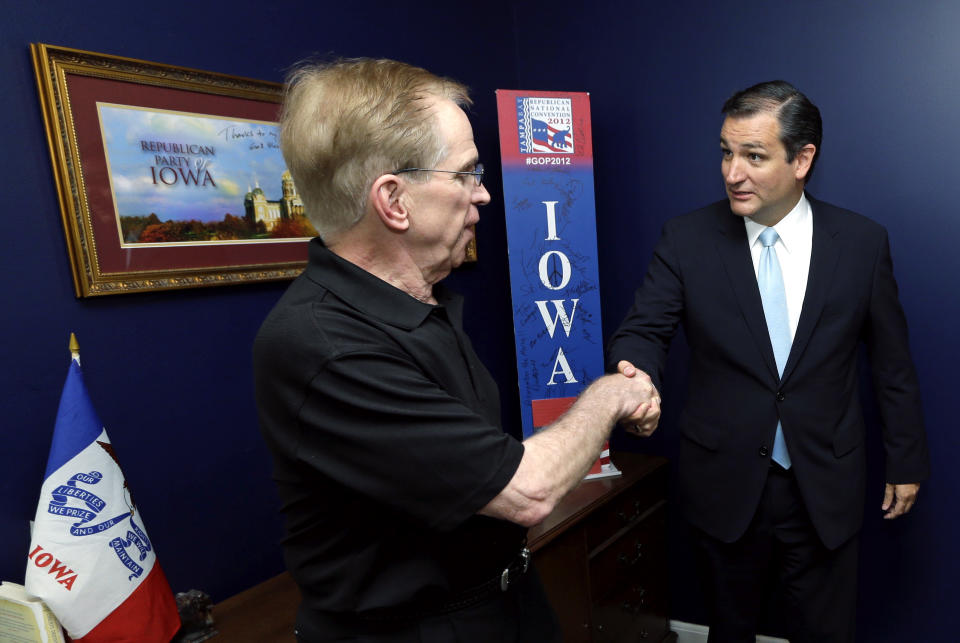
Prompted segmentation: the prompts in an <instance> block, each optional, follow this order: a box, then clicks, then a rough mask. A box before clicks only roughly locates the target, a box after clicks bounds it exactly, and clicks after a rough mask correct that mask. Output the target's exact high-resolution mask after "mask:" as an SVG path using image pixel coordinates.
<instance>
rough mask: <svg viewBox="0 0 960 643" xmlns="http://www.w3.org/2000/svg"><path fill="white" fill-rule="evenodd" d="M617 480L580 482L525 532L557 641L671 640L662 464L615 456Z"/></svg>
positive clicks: (655, 460) (626, 455) (653, 459)
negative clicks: (558, 632)
mask: <svg viewBox="0 0 960 643" xmlns="http://www.w3.org/2000/svg"><path fill="white" fill-rule="evenodd" d="M613 462H614V464H616V466H617V468H618V469H620V470H621V471H622V472H623V475H622V476H617V477H615V478H603V479H600V480H589V481H585V482H583V483H581V484H580V485H579V486H578V487H577V488H576V489H574V490H573V491H572V492H571V493H570V494H569V495H568V496H567V497H566V498H564V500H563V502H561V503H560V505H558V506H557V508H556V509H555V510H554V512H553V513H552V514H551V515H550V517H549V518H547V520H545V521H544V522H543V524H541V525H538V526H537V527H534V528H533V529H531V530H530V534H529V536H528V542H529V547H530V550H531V551H532V552H533V561H534V565H536V567H537V571H538V572H539V574H540V577H541V578H542V580H543V584H544V586H545V588H546V590H547V595H548V596H549V597H550V601H551V603H552V604H553V607H554V609H555V610H556V612H557V616H558V618H559V619H560V625H561V627H562V628H563V640H564V643H577V642H581V641H582V642H595V643H614V642H616V643H621V642H626V641H631V642H633V641H657V642H659V641H675V640H676V635H675V634H673V633H672V632H670V630H669V627H668V620H667V566H666V565H667V551H666V492H667V466H666V464H667V462H666V460H665V459H663V458H659V457H653V456H645V455H640V454H630V453H620V454H614V456H613Z"/></svg>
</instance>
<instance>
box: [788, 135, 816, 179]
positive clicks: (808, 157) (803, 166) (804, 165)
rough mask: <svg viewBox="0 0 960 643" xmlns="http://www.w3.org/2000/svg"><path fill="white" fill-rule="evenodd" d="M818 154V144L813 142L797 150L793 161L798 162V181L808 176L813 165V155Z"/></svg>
mask: <svg viewBox="0 0 960 643" xmlns="http://www.w3.org/2000/svg"><path fill="white" fill-rule="evenodd" d="M816 154H817V146H816V145H814V144H813V143H807V144H806V145H804V146H803V147H801V148H800V150H799V151H798V152H797V155H796V156H795V157H794V159H793V162H794V163H795V164H796V177H797V180H798V181H803V180H805V179H806V178H807V174H808V173H809V172H810V166H811V165H813V157H814V156H816Z"/></svg>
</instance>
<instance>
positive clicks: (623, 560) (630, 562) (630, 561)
mask: <svg viewBox="0 0 960 643" xmlns="http://www.w3.org/2000/svg"><path fill="white" fill-rule="evenodd" d="M636 551H637V554H636V555H635V556H634V557H633V558H630V557H629V556H627V555H626V554H620V555H619V556H618V557H617V561H618V562H619V563H620V564H621V565H623V566H624V567H633V566H634V565H636V564H637V563H639V562H640V559H641V558H643V543H641V542H637V550H636Z"/></svg>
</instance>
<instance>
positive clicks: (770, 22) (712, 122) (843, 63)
mask: <svg viewBox="0 0 960 643" xmlns="http://www.w3.org/2000/svg"><path fill="white" fill-rule="evenodd" d="M514 17H515V28H516V32H517V39H518V43H519V45H518V55H517V65H518V70H519V71H518V76H519V82H520V85H521V86H523V87H524V88H544V89H558V90H589V91H590V94H591V107H592V110H593V128H594V145H595V154H596V165H597V168H596V174H597V178H596V191H597V212H598V222H597V227H598V239H599V244H600V248H601V256H600V281H601V290H602V298H603V302H604V308H603V315H604V329H605V334H606V336H608V337H609V335H610V334H611V333H612V332H613V330H614V329H615V328H616V326H617V324H619V322H620V320H621V319H622V317H623V315H624V313H625V312H626V310H627V308H628V307H629V305H630V304H631V303H632V293H633V289H634V288H635V286H636V285H638V284H639V281H640V279H642V277H643V273H644V272H645V270H646V265H647V262H648V260H649V257H650V253H651V251H652V249H653V245H654V243H655V242H656V240H657V238H658V237H659V233H660V228H661V226H662V224H663V222H664V221H665V220H666V219H667V218H669V217H671V216H674V215H677V214H680V213H682V212H685V211H687V210H690V209H693V208H695V207H697V206H699V205H703V204H706V203H709V202H712V201H714V200H717V199H720V198H723V196H724V193H723V183H722V180H721V176H720V171H719V170H720V167H719V166H720V154H719V131H720V124H721V122H722V116H721V115H720V107H721V105H722V104H723V101H724V100H725V99H726V98H727V97H728V96H729V95H730V94H731V93H733V92H734V91H735V90H737V89H742V88H744V87H747V86H749V85H752V84H754V83H756V82H759V81H763V80H771V79H774V78H784V79H786V80H789V81H790V82H792V83H794V84H795V85H797V86H798V87H799V88H801V90H803V91H804V92H805V93H806V94H807V95H808V96H810V98H811V99H812V100H813V101H814V102H815V103H816V104H817V105H818V106H819V107H820V109H821V111H822V113H823V118H824V142H823V146H822V153H823V156H822V158H821V159H820V161H819V162H818V165H817V171H816V175H815V176H814V177H813V179H812V181H811V184H810V186H809V189H810V191H811V193H812V194H814V195H815V196H817V197H818V198H820V199H824V200H827V201H830V202H833V203H836V204H838V205H842V206H845V207H848V208H850V209H853V210H856V211H859V212H862V213H864V214H866V215H867V216H870V217H871V218H873V219H875V220H876V221H878V222H880V223H882V224H883V225H884V226H886V227H887V229H888V230H889V232H890V237H891V244H892V252H893V260H894V268H895V271H896V274H897V278H898V282H899V285H900V295H901V300H902V302H903V305H904V307H905V309H906V311H907V316H908V320H909V323H910V331H911V333H910V334H911V342H912V344H911V347H912V352H913V356H914V359H915V362H916V366H917V370H918V372H919V377H920V382H921V386H922V388H923V401H924V410H925V413H926V418H927V430H928V434H929V444H930V451H931V458H932V469H933V477H932V479H931V480H930V482H929V483H928V484H926V485H925V486H924V487H923V488H922V489H921V493H920V499H919V504H918V505H917V506H916V507H915V509H914V511H913V512H912V513H911V514H910V515H909V516H908V517H907V518H905V519H900V520H898V521H894V522H885V521H883V520H882V519H881V512H880V510H879V506H880V503H881V498H882V491H883V459H882V453H881V452H880V444H879V442H878V440H877V439H876V434H877V433H879V427H878V425H877V423H876V413H875V411H874V410H873V409H870V411H869V415H870V417H871V418H872V420H873V421H872V426H873V428H875V429H877V430H876V431H873V434H874V435H873V438H872V442H871V444H870V445H869V449H868V453H869V458H870V464H871V479H870V482H869V486H868V492H869V496H868V498H867V519H866V524H865V526H864V530H863V535H862V552H861V568H860V569H861V571H860V586H861V594H860V610H859V617H860V618H859V628H860V630H859V640H862V641H900V640H904V641H906V640H911V641H945V640H954V639H953V637H954V636H955V634H951V633H950V631H951V629H952V628H954V626H955V625H956V623H957V622H958V621H957V617H956V608H955V606H954V600H953V599H954V597H955V596H956V593H955V587H956V579H957V575H958V573H960V563H958V558H957V555H956V543H957V542H958V541H960V519H958V517H957V513H956V512H955V511H954V510H953V509H952V506H953V500H952V499H953V497H954V495H953V494H954V493H956V491H957V487H958V476H960V474H958V471H957V468H956V467H955V466H951V458H954V457H956V454H957V453H958V449H957V446H958V437H957V432H956V430H955V429H956V410H955V393H954V391H953V388H954V387H955V385H956V377H955V375H954V370H955V365H956V360H957V358H958V356H960V350H958V342H960V339H958V333H956V332H951V331H952V330H953V327H954V326H955V325H956V320H957V315H958V313H960V310H958V307H960V303H958V302H960V297H958V293H960V253H957V252H956V244H957V239H960V218H958V217H957V216H956V210H957V204H958V196H957V182H958V175H957V169H956V154H957V149H960V127H958V125H957V117H956V114H957V113H958V112H960V83H958V82H957V74H956V69H957V68H958V66H960V43H958V41H957V38H956V32H957V28H958V27H960V5H958V4H957V3H950V2H915V3H910V4H907V3H902V2H894V1H888V0H882V1H877V2H869V3H868V2H826V1H814V2H802V3H801V2H769V1H764V0H745V1H743V2H738V3H712V2H690V1H689V0H687V1H678V2H669V3H668V2H622V1H620V2H598V3H592V4H591V5H590V10H589V11H588V12H579V13H578V12H577V11H576V10H573V11H567V12H560V11H550V10H548V9H547V5H546V4H545V3H537V4H536V5H535V6H533V7H529V6H524V7H522V8H518V9H515V10H514ZM544 34H547V35H551V36H555V37H553V38H544V37H543V36H544ZM685 356H686V348H685V345H684V343H683V340H682V338H680V339H679V340H678V341H677V342H675V346H674V349H673V351H672V352H671V356H670V363H669V366H668V371H669V381H668V382H667V383H666V384H665V388H666V390H665V391H664V399H665V400H666V408H665V410H664V418H663V422H662V423H661V430H660V432H658V434H657V435H655V436H654V437H653V438H652V439H651V440H650V441H649V442H647V443H645V444H643V446H642V447H640V448H643V449H644V450H648V451H652V452H657V453H663V454H666V455H668V456H670V455H674V454H675V453H676V452H677V448H678V436H677V432H676V431H675V430H673V428H674V425H675V420H676V416H677V414H678V411H679V408H680V405H681V403H682V397H683V396H684V394H685V382H684V363H685ZM867 397H868V402H870V399H869V397H870V396H869V395H868V396H867ZM618 442H620V441H619V440H618ZM622 444H623V446H626V447H632V448H637V447H636V446H635V445H636V442H635V441H634V442H632V443H627V442H623V443H622ZM671 543H672V545H673V549H672V552H671V563H672V565H671V571H672V573H673V575H674V578H675V579H677V580H676V582H675V583H674V584H673V587H672V592H671V596H672V604H673V616H674V617H675V618H679V619H681V620H688V621H694V622H703V620H704V619H703V612H702V608H701V606H700V604H699V600H698V599H697V597H696V595H695V593H694V592H691V591H690V585H689V584H687V579H684V580H682V581H681V580H679V579H680V578H682V577H684V576H686V575H687V574H688V573H692V570H691V568H690V565H689V563H688V562H687V558H688V557H689V551H688V550H687V544H688V543H687V541H686V534H685V531H684V530H683V528H682V526H681V525H679V524H677V521H675V522H674V524H673V525H672V529H671Z"/></svg>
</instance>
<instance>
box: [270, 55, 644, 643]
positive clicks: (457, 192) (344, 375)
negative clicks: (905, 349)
mask: <svg viewBox="0 0 960 643" xmlns="http://www.w3.org/2000/svg"><path fill="white" fill-rule="evenodd" d="M468 104H469V98H468V97H467V92H466V88H465V87H463V86H462V85H460V84H458V83H456V82H454V81H451V80H448V79H442V78H438V77H436V76H433V75H432V74H430V73H429V72H427V71H425V70H422V69H418V68H415V67H411V66H409V65H405V64H402V63H397V62H393V61H387V60H367V59H360V60H347V61H340V62H337V63H334V64H332V65H323V66H310V67H303V68H301V69H299V70H298V71H296V72H294V74H293V76H292V77H291V79H290V81H289V87H288V92H287V96H286V100H285V103H284V111H283V116H282V122H281V137H282V147H283V151H284V157H285V160H286V162H287V166H288V168H289V170H290V172H291V174H292V175H293V178H294V181H295V182H296V185H297V187H298V190H299V192H300V194H301V196H302V198H303V201H304V204H305V208H306V211H307V213H308V215H309V216H310V218H311V221H312V222H313V224H314V226H315V227H316V228H317V230H318V231H319V233H320V238H317V239H314V240H313V241H311V244H310V259H309V265H308V266H307V269H306V270H305V271H304V273H303V274H302V275H301V276H300V277H299V278H297V279H296V280H295V281H294V282H293V284H292V285H291V286H290V288H289V289H288V290H287V292H286V293H285V295H284V296H283V298H282V299H281V300H280V302H279V303H278V304H277V306H276V307H275V308H274V310H273V311H272V312H271V313H270V315H269V316H268V318H267V319H266V321H265V322H264V324H263V326H262V328H261V329H260V333H259V334H258V336H257V340H256V342H255V344H254V373H255V379H256V395H257V404H258V407H259V414H260V423H261V427H262V431H263V434H264V437H265V439H266V441H267V443H268V445H269V447H270V449H271V451H272V453H273V456H274V471H275V473H274V477H275V480H276V482H277V485H278V488H279V491H280V496H281V499H282V502H283V508H282V510H283V512H284V513H285V514H286V518H287V536H286V538H285V539H284V542H283V547H284V555H285V558H286V562H287V566H288V567H289V569H290V571H291V573H292V575H293V577H294V579H295V580H296V581H297V583H298V585H299V586H300V589H301V591H302V594H303V602H302V604H301V607H300V611H299V613H298V617H297V635H298V637H299V640H300V641H310V642H314V641H326V640H344V639H346V638H350V637H363V640H364V641H367V640H370V641H411V642H413V641H444V642H446V641H477V642H481V641H482V642H483V643H489V642H491V641H516V642H526V641H550V640H557V639H558V638H559V634H558V632H557V630H556V622H555V619H554V618H553V615H552V612H551V610H550V608H549V606H548V605H547V603H546V599H545V596H544V594H543V591H542V589H541V588H540V587H539V584H538V581H537V580H536V578H535V577H534V575H533V574H532V573H531V572H530V571H528V570H527V562H528V559H529V553H528V552H526V550H525V549H524V546H523V545H524V537H525V532H526V528H527V527H529V526H530V525H533V524H536V523H538V522H540V521H541V520H543V518H544V517H546V516H547V515H548V514H549V512H550V511H551V509H552V508H553V507H554V505H555V504H556V503H557V501H558V500H559V499H560V498H562V497H563V495H564V494H566V492H567V491H569V490H570V489H571V488H572V487H573V486H574V485H576V483H577V482H578V481H579V480H581V479H582V477H583V475H584V474H585V473H586V471H587V469H588V468H589V466H590V464H591V463H592V462H593V461H594V460H595V459H596V457H597V455H598V454H599V451H600V448H601V446H602V444H603V442H604V440H605V439H606V438H607V436H608V435H609V432H610V429H611V428H612V426H613V425H614V424H615V423H616V422H617V421H619V420H621V419H628V418H629V421H630V422H631V423H638V424H644V423H647V424H650V425H654V426H655V423H656V420H657V415H658V413H659V407H658V406H657V403H658V402H659V401H658V400H655V399H653V396H654V391H653V388H652V385H651V383H650V380H649V378H646V377H645V376H644V375H642V374H634V373H631V374H630V375H632V377H624V376H623V375H621V374H615V375H608V376H605V377H603V378H600V379H599V380H597V381H596V382H594V383H593V384H592V385H591V386H590V387H589V388H588V389H587V390H586V391H585V392H584V393H583V394H582V395H581V397H580V399H579V400H578V402H577V403H576V404H574V406H573V407H572V408H571V409H570V411H569V412H568V413H567V414H566V415H565V416H563V417H562V418H560V419H559V420H558V421H557V422H555V423H554V424H553V425H552V426H550V427H548V428H547V429H545V430H543V431H541V432H540V433H538V434H536V435H535V436H533V437H531V438H529V439H528V440H526V441H525V442H524V443H520V442H518V441H516V440H515V439H513V438H512V437H510V436H508V435H506V434H504V433H503V431H502V429H501V428H500V425H499V422H500V403H499V395H498V392H497V387H496V384H495V382H494V381H493V379H492V378H491V376H490V374H489V373H488V372H487V370H486V369H485V368H484V367H483V365H482V364H481V363H480V361H479V360H478V359H477V356H476V354H475V353H474V351H473V348H472V347H471V344H470V341H469V339H468V338H467V336H466V335H465V334H464V332H463V329H462V315H463V302H462V300H461V298H460V297H459V296H457V295H455V294H453V293H451V292H449V291H447V290H446V289H445V288H444V287H443V286H442V285H440V284H439V283H438V282H439V281H440V280H441V279H443V277H445V276H446V275H447V274H449V272H450V270H451V269H452V268H454V267H456V266H457V265H459V264H460V263H461V262H462V261H463V259H464V252H465V248H466V245H467V243H468V242H469V240H470V238H471V235H472V231H471V226H472V225H473V224H475V223H476V222H477V221H478V219H479V214H478V210H477V208H478V206H480V205H484V204H486V203H488V202H489V200H490V195H489V194H488V193H487V191H486V189H485V188H484V187H483V185H482V177H483V166H482V165H480V164H479V163H478V157H477V149H476V146H475V144H474V142H473V132H472V130H471V128H470V123H469V121H468V120H467V117H466V114H465V113H464V111H463V109H462V107H463V106H466V105H468ZM321 238H322V239H323V241H321ZM350 640H353V639H352V638H350Z"/></svg>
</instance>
